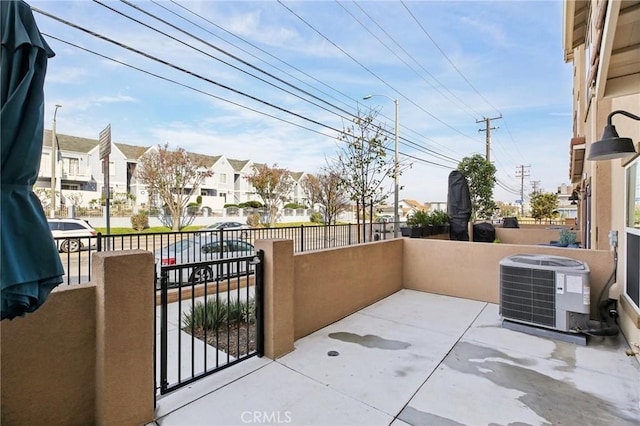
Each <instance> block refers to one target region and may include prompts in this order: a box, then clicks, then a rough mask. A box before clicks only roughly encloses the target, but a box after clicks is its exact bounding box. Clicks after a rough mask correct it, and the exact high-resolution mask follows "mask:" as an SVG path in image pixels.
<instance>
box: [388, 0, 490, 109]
mask: <svg viewBox="0 0 640 426" xmlns="http://www.w3.org/2000/svg"><path fill="white" fill-rule="evenodd" d="M400 3H402V5H403V6H404V8H405V9H406V10H407V12H409V15H411V17H412V18H413V20H414V21H415V22H416V24H418V26H419V27H420V29H422V32H424V33H425V35H426V36H427V37H429V40H431V42H432V43H433V44H434V46H436V48H437V49H438V50H439V51H440V53H441V54H442V56H444V58H445V59H446V60H447V62H449V64H450V65H451V66H452V67H453V69H454V70H456V72H457V73H458V74H459V75H460V77H462V78H463V79H464V81H466V82H467V84H468V85H469V87H471V88H472V89H473V91H474V92H476V93H477V94H478V96H480V97H481V98H482V100H483V101H485V102H486V103H487V105H489V106H490V107H491V108H493V109H494V110H496V111H497V112H498V113H499V114H500V115H502V113H501V112H500V111H499V110H498V108H496V107H494V106H493V104H492V103H491V102H489V101H488V100H487V98H485V97H484V96H483V95H482V93H480V91H479V90H478V89H476V87H475V86H474V85H473V84H472V83H471V82H470V81H469V79H468V78H467V77H465V75H464V74H463V73H462V71H460V70H459V69H458V67H457V66H456V64H454V63H453V61H452V60H451V59H449V57H448V56H447V54H446V53H445V52H444V50H442V48H441V47H440V46H439V45H438V43H436V41H435V40H434V39H433V37H431V34H429V32H428V31H427V30H426V28H425V27H424V26H423V25H422V24H421V23H420V21H418V18H416V17H415V15H414V14H413V12H411V10H410V9H409V7H408V6H407V5H406V4H405V2H404V0H400Z"/></svg>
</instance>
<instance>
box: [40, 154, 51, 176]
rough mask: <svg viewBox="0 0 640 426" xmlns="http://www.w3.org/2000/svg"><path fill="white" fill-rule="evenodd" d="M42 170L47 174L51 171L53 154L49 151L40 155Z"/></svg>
mask: <svg viewBox="0 0 640 426" xmlns="http://www.w3.org/2000/svg"><path fill="white" fill-rule="evenodd" d="M40 170H41V171H43V172H46V173H47V174H49V173H51V154H49V153H48V152H43V153H42V157H40Z"/></svg>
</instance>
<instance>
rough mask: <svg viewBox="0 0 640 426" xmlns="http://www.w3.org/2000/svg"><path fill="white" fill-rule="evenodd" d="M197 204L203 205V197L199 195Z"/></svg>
mask: <svg viewBox="0 0 640 426" xmlns="http://www.w3.org/2000/svg"><path fill="white" fill-rule="evenodd" d="M196 203H197V204H198V205H200V204H202V195H198V196H197V197H196Z"/></svg>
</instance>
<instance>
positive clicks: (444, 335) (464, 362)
mask: <svg viewBox="0 0 640 426" xmlns="http://www.w3.org/2000/svg"><path fill="white" fill-rule="evenodd" d="M295 346H296V349H295V351H293V352H291V353H290V354H287V355H286V356H284V357H282V358H280V359H278V360H276V361H272V360H269V359H267V358H252V359H250V360H248V361H245V362H242V363H240V364H239V365H237V366H234V367H232V368H229V369H227V370H223V371H221V372H219V373H216V374H214V375H212V376H210V377H207V378H205V379H203V380H200V381H198V382H196V383H194V384H193V385H192V386H189V387H187V388H185V389H182V390H179V391H177V392H174V393H173V394H170V395H167V396H165V397H163V398H161V399H159V401H158V408H157V419H158V420H157V424H159V425H162V426H169V425H243V424H293V425H311V424H313V425H390V424H392V425H404V424H412V425H454V424H466V425H476V424H490V423H493V424H510V423H523V424H554V425H557V424H571V425H572V424H581V425H604V424H616V425H637V424H639V423H640V409H639V406H638V403H639V394H640V380H639V379H640V367H639V365H638V362H637V361H636V359H635V358H634V357H628V356H627V355H626V354H625V352H624V351H625V349H627V348H628V345H627V344H626V342H625V341H624V338H623V337H621V336H619V337H618V338H614V339H611V338H609V339H607V340H605V339H601V338H594V339H592V340H590V341H589V344H588V345H587V346H586V347H583V346H576V345H573V344H569V343H565V342H560V341H555V340H551V339H548V338H541V337H535V336H531V335H528V334H524V333H519V332H516V331H512V330H508V329H504V328H502V327H501V322H500V318H499V315H498V306H497V305H493V304H487V303H483V302H477V301H471V300H465V299H457V298H452V297H446V296H439V295H434V294H428V293H422V292H416V291H411V290H402V291H400V292H398V293H396V294H394V295H392V296H390V297H388V298H386V299H384V300H382V301H380V302H378V303H376V304H374V305H371V306H369V307H367V308H365V309H363V310H361V311H359V312H357V313H355V314H353V315H350V316H349V317H347V318H344V319H342V320H340V321H338V322H336V323H334V324H332V325H330V326H328V327H325V328H323V329H321V330H319V331H317V332H315V333H313V334H311V335H309V336H307V337H305V338H302V339H300V340H298V341H296V345H295ZM334 352H337V354H335V353H334ZM331 355H335V356H331Z"/></svg>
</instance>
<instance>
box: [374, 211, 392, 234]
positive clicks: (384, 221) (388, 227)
mask: <svg viewBox="0 0 640 426" xmlns="http://www.w3.org/2000/svg"><path fill="white" fill-rule="evenodd" d="M393 227H394V223H393V216H388V215H384V216H378V217H377V218H376V219H375V220H374V221H373V232H381V233H384V232H393Z"/></svg>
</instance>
